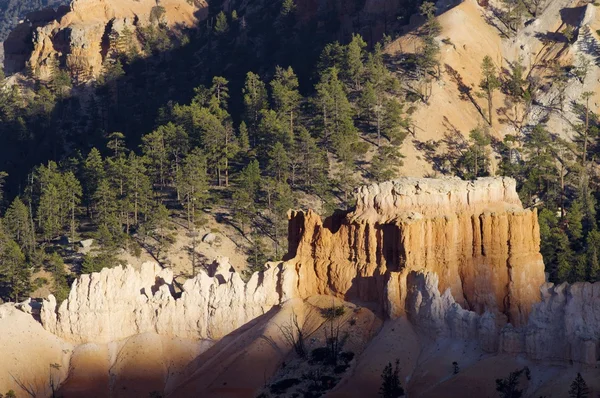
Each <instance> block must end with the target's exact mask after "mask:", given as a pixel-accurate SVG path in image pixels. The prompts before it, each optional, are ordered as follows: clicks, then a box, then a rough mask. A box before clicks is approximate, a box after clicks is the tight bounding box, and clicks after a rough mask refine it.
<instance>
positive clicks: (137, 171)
mask: <svg viewBox="0 0 600 398" xmlns="http://www.w3.org/2000/svg"><path fill="white" fill-rule="evenodd" d="M127 163H128V164H127V169H128V173H127V177H126V199H127V202H128V203H129V204H130V207H131V211H132V212H133V223H134V224H135V225H138V226H139V224H140V223H141V220H140V213H144V214H145V215H146V216H147V215H148V208H149V206H150V202H151V200H152V183H151V181H150V178H149V177H148V174H147V169H146V166H145V165H144V159H143V158H141V157H139V156H137V155H136V154H135V153H134V152H131V153H130V154H129V157H128V159H127ZM128 224H129V223H128ZM127 230H129V228H127Z"/></svg>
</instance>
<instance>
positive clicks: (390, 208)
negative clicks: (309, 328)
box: [290, 178, 544, 325]
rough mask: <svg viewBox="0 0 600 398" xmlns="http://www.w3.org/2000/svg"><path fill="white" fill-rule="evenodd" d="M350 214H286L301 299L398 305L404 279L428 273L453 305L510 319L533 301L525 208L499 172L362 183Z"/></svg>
mask: <svg viewBox="0 0 600 398" xmlns="http://www.w3.org/2000/svg"><path fill="white" fill-rule="evenodd" d="M356 201H357V205H356V209H355V210H354V211H353V212H350V213H348V214H346V215H344V216H338V217H336V216H334V217H331V218H329V219H327V220H325V221H324V222H323V221H321V219H320V218H319V217H318V216H317V215H316V214H314V213H313V212H310V211H309V212H308V213H304V212H295V213H292V215H291V221H290V242H291V243H290V247H295V248H297V249H296V256H295V258H294V259H293V260H291V261H290V263H291V264H293V265H295V267H296V270H297V272H298V278H299V283H298V289H299V294H300V295H301V296H309V295H311V294H335V295H338V296H340V297H344V298H346V299H347V300H352V299H359V300H361V301H369V302H378V303H380V304H381V305H382V308H384V309H385V310H386V312H387V314H388V315H389V316H390V317H392V318H394V317H397V316H400V315H402V314H403V313H404V312H405V300H406V294H407V291H408V289H409V287H408V286H407V276H408V275H409V274H410V273H411V272H414V271H427V272H433V273H436V274H437V275H438V277H439V281H440V283H439V288H440V290H441V291H442V292H443V291H445V290H446V289H450V291H451V294H452V296H453V297H454V299H455V300H456V302H457V303H459V304H460V305H461V306H462V307H463V308H466V309H470V310H472V311H475V312H477V313H479V314H482V313H484V312H485V311H490V312H492V313H494V314H495V315H497V316H498V319H499V320H500V319H503V320H508V322H511V323H513V324H515V325H521V324H523V323H525V322H526V321H527V317H528V315H529V312H530V311H531V306H532V305H533V304H534V303H536V302H538V301H539V299H540V294H539V286H540V285H541V284H543V283H544V264H543V261H542V257H541V255H540V253H539V244H540V237H539V228H538V224H537V213H536V211H535V210H529V209H523V206H522V205H521V202H520V200H519V198H518V196H517V193H516V189H515V181H514V180H512V179H508V178H482V179H478V180H476V181H473V182H467V181H462V180H460V179H442V180H434V179H414V178H403V179H399V180H396V181H391V182H386V183H383V184H376V185H370V186H365V187H363V188H361V189H359V190H358V194H357V198H356Z"/></svg>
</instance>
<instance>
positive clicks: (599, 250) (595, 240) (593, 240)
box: [585, 229, 600, 283]
mask: <svg viewBox="0 0 600 398" xmlns="http://www.w3.org/2000/svg"><path fill="white" fill-rule="evenodd" d="M585 247H586V249H585V254H586V259H587V262H588V266H587V279H586V280H587V281H589V282H592V283H594V282H598V281H600V232H599V231H598V230H597V229H594V230H592V231H590V233H589V234H588V236H587V238H586V244H585Z"/></svg>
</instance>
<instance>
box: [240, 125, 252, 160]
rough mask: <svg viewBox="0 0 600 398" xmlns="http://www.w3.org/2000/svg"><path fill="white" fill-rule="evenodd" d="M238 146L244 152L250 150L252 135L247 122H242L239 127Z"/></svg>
mask: <svg viewBox="0 0 600 398" xmlns="http://www.w3.org/2000/svg"><path fill="white" fill-rule="evenodd" d="M238 146H239V149H240V152H242V153H247V152H248V151H249V150H250V137H249V135H248V127H247V126H246V122H241V123H240V127H239V128H238Z"/></svg>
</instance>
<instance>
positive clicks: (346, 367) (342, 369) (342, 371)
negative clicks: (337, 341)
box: [333, 364, 350, 375]
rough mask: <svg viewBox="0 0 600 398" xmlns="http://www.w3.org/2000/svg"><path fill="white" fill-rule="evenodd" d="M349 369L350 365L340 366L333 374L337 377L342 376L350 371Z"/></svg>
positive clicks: (334, 369)
mask: <svg viewBox="0 0 600 398" xmlns="http://www.w3.org/2000/svg"><path fill="white" fill-rule="evenodd" d="M349 367H350V365H348V364H344V365H338V366H336V367H335V368H333V373H335V374H336V375H339V374H342V373H344V372H346V370H348V368H349Z"/></svg>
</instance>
